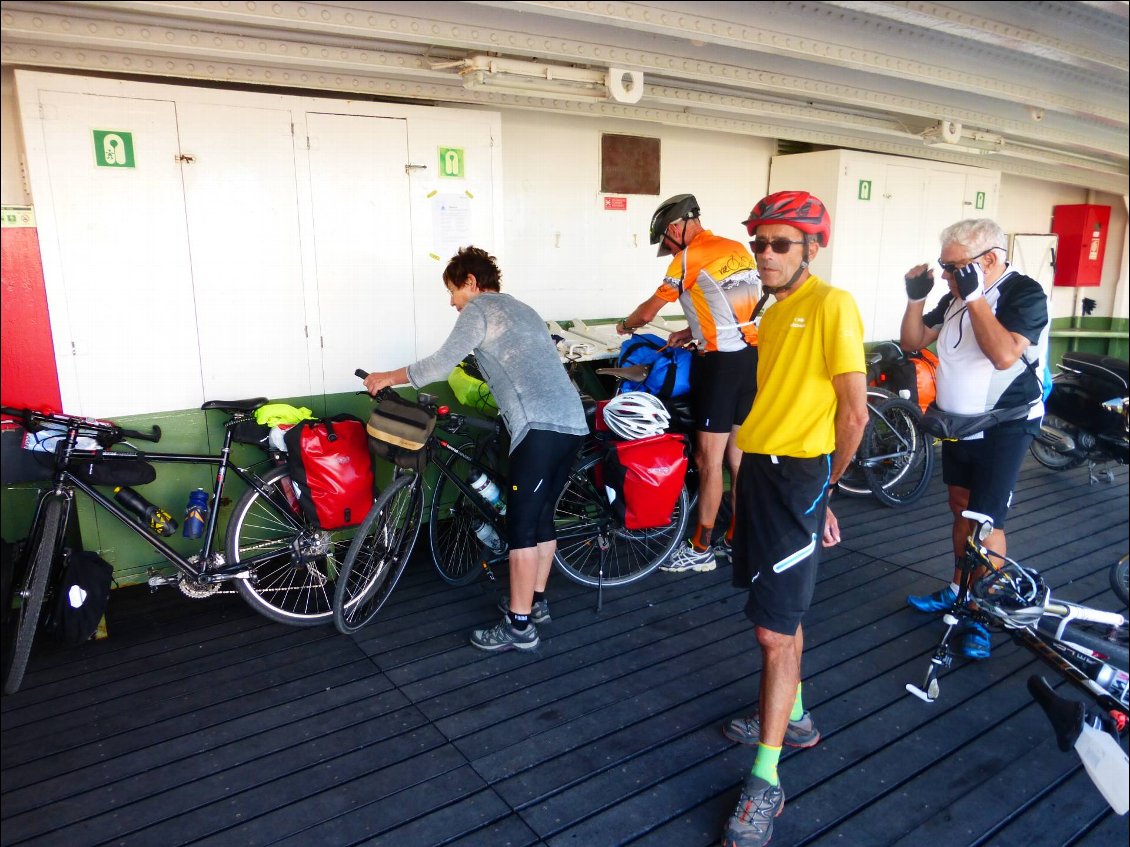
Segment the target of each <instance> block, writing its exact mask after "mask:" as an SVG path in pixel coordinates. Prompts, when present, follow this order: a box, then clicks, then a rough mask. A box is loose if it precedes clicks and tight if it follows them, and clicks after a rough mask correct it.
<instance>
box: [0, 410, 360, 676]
mask: <svg viewBox="0 0 1130 847" xmlns="http://www.w3.org/2000/svg"><path fill="white" fill-rule="evenodd" d="M266 402H267V400H266V399H265V398H255V399H250V400H234V401H220V400H217V401H211V402H208V403H205V404H204V405H203V406H202V407H201V408H202V409H203V410H204V411H218V412H223V413H226V414H227V415H229V416H230V417H229V419H228V421H227V422H226V423H225V425H224V442H223V446H222V448H221V449H220V452H219V455H200V454H180V453H156V452H143V451H141V450H138V449H137V448H136V447H135V446H134V445H132V444H131V443H130V441H129V439H133V440H140V441H149V442H153V443H156V442H158V441H160V438H161V429H160V427H157V426H154V427H153V428H152V429H151V430H150V431H149V432H141V431H138V430H131V429H125V428H123V427H120V426H117V425H116V424H114V423H112V422H109V421H97V420H91V419H89V418H80V417H75V416H73V415H66V414H54V413H45V412H39V411H34V410H31V409H11V408H6V407H5V408H3V409H2V410H0V411H2V412H3V414H5V415H8V416H11V417H13V418H16V419H17V420H19V421H20V423H21V424H22V425H23V427H24V428H25V429H26V430H27V431H29V432H31V433H38V434H47V435H49V436H50V438H51V440H52V442H53V443H54V448H53V451H52V452H50V453H44V455H45V456H48V457H49V459H48V460H49V461H50V463H51V468H52V476H51V482H50V485H49V486H48V487H46V488H45V489H44V490H43V492H42V493H41V494H40V496H39V500H38V502H37V505H36V509H35V518H34V521H33V523H32V531H31V535H30V541H29V544H28V547H27V551H28V552H27V564H26V570H25V573H24V575H23V579H22V581H21V582H20V584H19V586H18V588H17V589H16V591H15V598H16V600H17V602H18V604H19V609H18V612H17V613H14V614H13V616H12V619H13V623H12V626H13V631H12V633H11V637H10V638H9V641H8V645H7V646H8V649H7V651H6V655H5V657H4V662H5V664H4V691H5V692H6V693H8V694H11V693H14V692H15V691H17V690H18V689H19V687H20V684H21V683H22V681H23V677H24V671H25V670H26V668H27V662H28V658H29V657H30V655H31V648H32V642H33V640H34V638H35V633H36V630H37V628H38V625H39V621H40V617H41V612H42V609H43V606H44V599H45V596H46V595H47V593H48V591H49V587H50V586H52V585H53V584H54V583H53V582H52V579H51V577H52V574H53V573H55V571H56V569H57V565H58V564H59V563H60V560H61V558H62V553H63V547H64V539H65V537H66V534H67V528H68V526H69V525H70V523H71V521H72V520H73V516H74V509H75V498H76V495H77V494H79V493H81V494H84V495H86V497H88V498H89V499H90V501H91V502H92V503H93V504H94V505H95V506H96V507H98V508H99V509H101V510H103V511H105V512H107V513H108V514H110V515H112V516H113V517H114V518H116V519H117V520H118V521H119V522H120V523H121V524H122V525H124V526H125V527H127V528H128V529H129V530H131V531H132V532H133V533H134V534H136V535H137V536H138V537H140V538H142V539H143V540H144V541H145V542H146V543H147V544H149V545H150V546H151V547H153V548H154V549H155V550H156V551H157V552H158V553H160V554H161V555H162V556H163V557H164V558H165V559H166V560H167V561H168V562H169V563H170V564H171V565H172V567H173V569H174V570H175V572H174V573H172V574H171V575H169V574H164V573H158V572H156V571H151V575H150V578H149V585H150V587H151V588H153V589H156V588H158V587H160V586H165V585H175V586H176V587H177V588H179V589H180V590H181V592H182V593H183V594H184V595H185V596H187V597H191V598H204V597H210V596H212V595H213V594H216V593H217V592H218V591H220V590H221V588H222V587H223V586H225V585H229V584H230V585H234V588H235V590H236V591H238V593H239V594H240V596H241V597H242V598H243V599H244V600H245V601H246V602H247V603H248V605H250V606H251V607H252V608H253V609H255V610H256V611H257V612H259V613H260V614H262V615H264V616H265V617H267V618H269V619H271V620H273V621H277V622H279V623H285V624H290V625H292V626H314V625H317V624H324V623H329V622H330V620H331V619H332V618H333V589H334V583H335V580H336V578H337V568H338V562H339V561H340V560H341V559H342V558H344V555H345V551H346V548H347V546H348V545H349V543H350V541H351V540H352V537H353V532H354V530H353V528H346V529H341V530H336V531H323V530H321V529H319V528H318V527H316V526H313V525H311V523H310V522H309V521H308V520H306V519H305V518H304V516H303V514H302V510H301V509H300V508H299V507H298V503H297V501H296V499H295V494H294V488H293V484H292V483H291V480H290V474H289V471H288V470H287V467H286V464H285V460H284V459H283V457H282V456H281V454H278V453H271V452H270V451H268V452H267V454H266V455H264V457H263V459H262V461H261V462H259V463H256V464H255V465H253V466H250V467H242V466H240V465H237V464H235V462H233V460H232V457H231V451H232V444H233V441H236V440H238V433H239V432H240V431H241V430H243V429H245V428H246V427H247V425H248V424H250V425H251V426H252V427H254V426H256V424H255V420H254V411H255V410H256V409H257V408H258V407H259V406H261V405H263V404H264V403H266ZM80 445H82V446H80ZM114 447H118V448H119V449H112V448H114ZM139 461H142V462H145V463H154V464H156V465H159V466H163V465H167V464H176V465H197V466H210V467H212V468H213V469H214V477H215V487H214V490H213V492H212V498H211V502H212V503H213V504H217V503H221V502H223V495H224V492H225V490H226V487H227V485H228V482H229V473H234V474H235V475H236V476H237V477H238V478H239V479H241V480H242V481H243V482H244V484H245V485H246V486H247V490H246V491H245V492H244V493H243V495H242V496H241V497H240V498H239V500H238V501H236V504H235V507H234V508H233V510H232V513H231V517H230V520H229V522H228V528H227V535H226V538H225V543H224V546H223V550H220V549H219V547H220V543H219V531H218V526H219V514H220V510H219V509H217V508H212V509H211V510H209V514H208V520H207V522H206V524H205V527H204V531H203V535H202V537H201V539H200V548H199V550H198V551H197V552H195V553H194V554H192V555H190V556H185V555H182V554H180V553H178V552H177V551H176V550H174V549H173V548H172V547H170V546H169V545H168V544H167V543H166V542H164V541H163V540H162V539H161V538H160V537H159V536H158V535H156V534H154V533H153V531H152V530H151V529H150V527H149V525H148V523H142V522H139V520H138V518H137V517H135V516H134V515H133V514H131V513H130V512H129V511H127V510H126V509H124V508H123V507H122V506H121V505H120V504H119V503H118V502H117V501H116V500H115V499H113V497H112V496H109V495H107V494H106V493H104V492H103V491H100V490H99V488H98V486H99V485H103V484H106V483H105V482H104V480H111V479H113V478H114V476H115V472H116V470H118V469H122V468H126V467H128V466H130V465H134V466H136V463H138V462H139ZM91 468H96V469H99V473H98V474H97V475H95V476H94V477H92V475H91V472H90V469H91Z"/></svg>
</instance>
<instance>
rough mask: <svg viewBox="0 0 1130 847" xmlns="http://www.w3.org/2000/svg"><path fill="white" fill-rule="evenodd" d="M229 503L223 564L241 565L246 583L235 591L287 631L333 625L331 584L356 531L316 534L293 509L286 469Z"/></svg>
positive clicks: (269, 474) (274, 472)
mask: <svg viewBox="0 0 1130 847" xmlns="http://www.w3.org/2000/svg"><path fill="white" fill-rule="evenodd" d="M260 482H261V488H262V491H260V490H259V489H258V488H249V489H248V490H247V491H246V492H245V493H244V495H243V496H242V497H241V498H240V499H239V501H238V502H237V503H236V504H235V510H234V511H233V512H232V517H231V523H230V524H229V525H228V537H227V545H226V553H227V561H228V564H236V563H238V562H247V564H248V566H249V567H250V569H251V576H250V577H249V578H248V579H240V580H236V589H237V590H238V591H239V594H240V596H241V597H243V599H244V600H245V601H246V602H247V604H248V605H249V606H251V608H253V609H254V610H255V611H257V612H259V614H261V615H263V616H264V617H267V618H270V619H271V620H273V621H276V622H278V623H285V624H289V625H290V626H317V625H318V624H326V623H329V622H330V621H332V620H333V597H334V582H335V581H336V580H337V572H338V567H339V564H340V562H341V561H342V560H343V559H344V558H345V553H346V550H347V549H348V548H349V543H350V541H351V540H352V539H353V535H354V533H355V531H356V527H346V528H344V529H338V530H332V531H327V530H321V529H318V528H317V527H315V526H312V525H311V524H310V523H309V522H308V521H307V520H306V519H305V518H304V517H303V515H302V512H301V510H300V509H298V508H297V504H294V505H292V502H293V496H292V493H293V490H291V491H288V490H287V487H288V486H292V485H293V484H292V483H291V481H290V474H289V472H288V471H287V469H286V468H272V469H271V470H269V471H267V473H265V474H264V475H263V476H262V478H261V480H260Z"/></svg>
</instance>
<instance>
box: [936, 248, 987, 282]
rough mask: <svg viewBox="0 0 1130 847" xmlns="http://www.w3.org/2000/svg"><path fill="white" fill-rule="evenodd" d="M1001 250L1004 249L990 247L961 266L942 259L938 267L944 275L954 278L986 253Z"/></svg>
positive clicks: (939, 260)
mask: <svg viewBox="0 0 1130 847" xmlns="http://www.w3.org/2000/svg"><path fill="white" fill-rule="evenodd" d="M1001 249H1002V248H1000V247H990V248H989V249H988V250H982V251H981V252H980V253H978V254H977V255H976V256H974V257H973V258H971V259H966V260H965V261H964V262H962V263H961V264H960V265H958V264H954V263H953V262H943V261H942V260H941V259H938V267H940V268H941V269H942V271H943V272H944V273H947V274H950V275H951V276H952V275H953V274H955V273H957V272H958V271H959V270H961V269H962V268H964V267H966V266H968V265H972V264H973V263H974V262H976V261H977V260H978V259H980V258H981V257H982V256H984V255H985V254H986V253H992V252H993V251H994V250H1001Z"/></svg>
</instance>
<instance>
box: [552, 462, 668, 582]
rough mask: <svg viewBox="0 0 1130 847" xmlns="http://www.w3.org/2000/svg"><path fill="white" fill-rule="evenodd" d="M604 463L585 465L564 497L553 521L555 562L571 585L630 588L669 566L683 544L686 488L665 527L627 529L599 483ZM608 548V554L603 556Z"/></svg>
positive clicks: (560, 499) (571, 475)
mask: <svg viewBox="0 0 1130 847" xmlns="http://www.w3.org/2000/svg"><path fill="white" fill-rule="evenodd" d="M601 461H602V457H601V456H590V457H588V458H587V459H584V460H582V462H581V464H580V465H579V466H578V467H577V469H576V470H574V471H573V472H572V473H571V474H570V475H569V481H568V482H567V483H566V484H565V490H564V491H562V492H561V497H560V498H559V499H558V501H557V509H556V511H555V513H554V516H553V518H554V523H555V525H556V530H557V552H556V554H555V555H554V561H555V562H556V563H557V566H558V567H559V568H561V570H562V571H564V572H565V574H566V575H567V576H568V577H569V578H570V579H571V580H573V581H574V582H579V583H581V584H582V585H596V584H597V583H598V582H603V584H605V585H610V586H616V585H627V584H629V583H632V582H635V581H636V580H637V579H643V578H644V577H645V576H647V575H648V574H649V573H651V572H652V571H653V570H655V569H656V568H657V567H659V566H660V565H661V564H663V563H664V562H665V561H667V559H668V558H670V556H671V553H672V551H673V550H674V549H675V546H676V545H677V544H678V543H679V542H680V541H682V539H683V535H684V534H685V532H686V528H687V515H688V514H689V513H690V504H689V502H688V498H687V489H686V487H685V486H684V487H683V488H681V489H680V490H679V498H678V500H677V501H676V502H675V508H674V510H673V511H672V513H671V521H670V523H668V524H667V525H666V526H662V527H658V528H656V529H628V528H626V527H625V526H624V524H623V523H622V522H621V521H619V520H617V519H616V518H615V516H614V515H613V513H612V510H611V509H610V508H609V505H608V499H607V497H606V496H605V494H604V486H603V485H601V484H600V483H599V482H598V480H597V474H598V470H597V469H598V467H599V465H600V462H601ZM605 546H606V547H607V549H606V550H602V548H603V547H605ZM602 552H603V554H604V555H603V557H602V555H601V554H602ZM602 558H603V560H604V567H603V570H604V574H603V577H601V575H600V571H601V560H602Z"/></svg>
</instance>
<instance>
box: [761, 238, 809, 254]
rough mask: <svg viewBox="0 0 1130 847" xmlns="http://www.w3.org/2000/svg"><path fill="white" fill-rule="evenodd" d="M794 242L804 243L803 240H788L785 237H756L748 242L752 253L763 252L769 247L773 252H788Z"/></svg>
mask: <svg viewBox="0 0 1130 847" xmlns="http://www.w3.org/2000/svg"><path fill="white" fill-rule="evenodd" d="M794 244H804V241H803V240H801V241H790V240H789V239H787V238H757V239H755V240H753V241H751V242H750V243H749V246H750V249H751V250H753V252H754V253H759V254H760V253H764V252H765V251H766V250H768V249H769V248H770V247H772V248H773V252H774V253H788V252H789V250H791V249H792V247H793V245H794Z"/></svg>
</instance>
